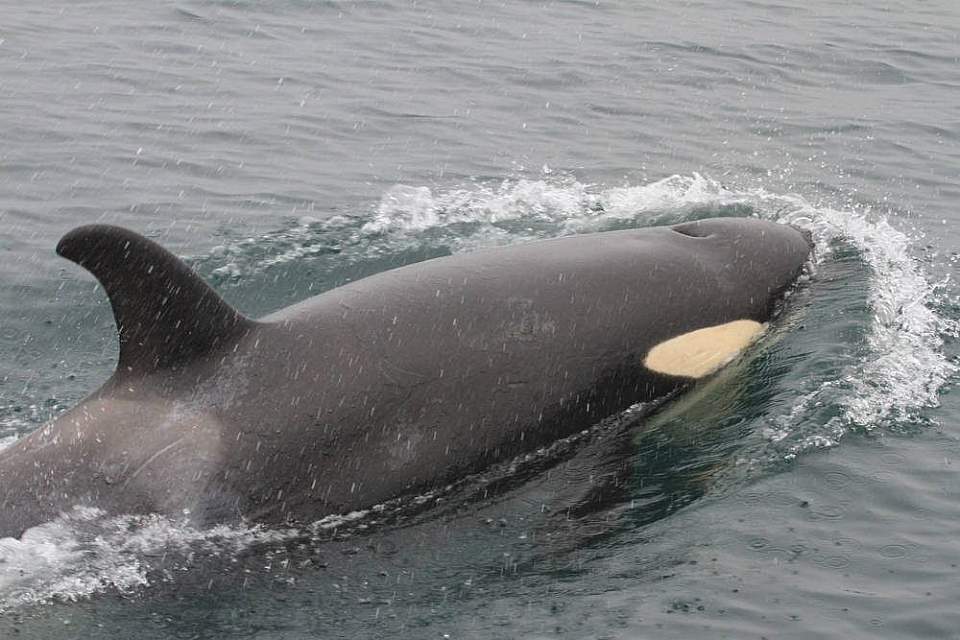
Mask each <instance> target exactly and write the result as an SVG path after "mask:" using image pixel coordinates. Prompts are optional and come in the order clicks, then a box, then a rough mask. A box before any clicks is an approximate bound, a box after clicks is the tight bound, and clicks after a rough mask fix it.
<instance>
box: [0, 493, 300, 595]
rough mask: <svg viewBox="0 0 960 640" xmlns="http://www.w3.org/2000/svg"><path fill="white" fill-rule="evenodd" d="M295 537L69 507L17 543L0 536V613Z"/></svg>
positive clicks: (121, 587)
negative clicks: (108, 513)
mask: <svg viewBox="0 0 960 640" xmlns="http://www.w3.org/2000/svg"><path fill="white" fill-rule="evenodd" d="M297 535H298V532H297V531H295V530H285V531H272V530H268V529H264V528H262V527H259V526H258V527H242V526H234V527H228V526H217V527H214V528H212V529H204V530H199V529H196V528H193V527H191V526H189V525H187V524H185V523H183V522H176V521H174V520H171V519H169V518H165V517H162V516H158V515H149V516H107V514H105V513H104V512H103V511H101V510H99V509H93V508H89V507H75V508H74V509H73V510H71V511H69V512H67V513H64V514H62V515H61V516H60V517H58V518H56V519H55V520H53V521H51V522H48V523H45V524H42V525H39V526H37V527H33V528H31V529H28V530H27V531H25V532H24V534H23V536H22V537H21V538H20V539H14V538H0V613H2V612H3V611H7V610H11V609H16V608H21V607H24V606H29V605H36V604H44V603H47V602H52V601H68V602H69V601H76V600H78V599H82V598H86V597H89V596H91V595H93V594H96V593H101V592H104V591H108V590H110V591H114V592H119V593H129V592H132V591H135V590H137V589H139V588H141V587H145V586H147V585H149V584H151V582H155V581H156V580H158V579H160V580H166V579H170V575H171V572H175V571H185V570H188V569H189V568H190V567H191V566H192V565H193V563H194V558H195V557H196V556H202V557H211V556H225V557H233V556H236V555H237V554H238V553H240V552H241V551H243V550H245V549H247V548H249V547H251V546H253V545H255V544H270V543H277V542H282V541H284V540H287V539H290V538H292V537H295V536H297ZM158 576H159V577H158Z"/></svg>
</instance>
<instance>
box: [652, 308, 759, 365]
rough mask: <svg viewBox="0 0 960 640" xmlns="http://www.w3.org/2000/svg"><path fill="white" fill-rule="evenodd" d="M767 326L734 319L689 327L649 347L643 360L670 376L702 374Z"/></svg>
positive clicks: (749, 341)
mask: <svg viewBox="0 0 960 640" xmlns="http://www.w3.org/2000/svg"><path fill="white" fill-rule="evenodd" d="M765 327H766V325H765V324H761V323H759V322H754V321H753V320H734V321H733V322H727V323H725V324H718V325H715V326H712V327H704V328H703V329H697V330H696V331H690V332H689V333H684V334H682V335H679V336H676V337H674V338H670V339H669V340H667V341H665V342H661V343H660V344H658V345H656V346H655V347H653V348H652V349H650V352H649V353H647V357H646V359H644V361H643V364H644V366H645V367H646V368H647V369H650V370H651V371H656V372H657V373H663V374H666V375H669V376H682V377H685V378H702V377H704V376H707V375H709V374H711V373H713V372H714V371H716V370H717V369H719V368H720V367H722V366H723V365H725V364H727V363H728V362H730V361H731V360H733V359H734V358H735V357H737V355H738V354H739V353H740V352H741V351H743V350H744V349H745V348H747V347H748V346H749V345H750V343H751V342H753V341H754V340H756V339H757V336H759V335H760V334H761V333H762V332H763V330H764V328H765Z"/></svg>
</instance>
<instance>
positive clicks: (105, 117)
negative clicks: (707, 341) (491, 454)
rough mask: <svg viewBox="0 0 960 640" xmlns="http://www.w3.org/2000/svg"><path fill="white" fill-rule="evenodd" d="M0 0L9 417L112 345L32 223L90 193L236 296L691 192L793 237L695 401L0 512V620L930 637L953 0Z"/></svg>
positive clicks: (941, 475)
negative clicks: (200, 505)
mask: <svg viewBox="0 0 960 640" xmlns="http://www.w3.org/2000/svg"><path fill="white" fill-rule="evenodd" d="M2 9H3V10H2V13H0V15H2V18H0V446H3V444H9V443H10V442H12V441H14V440H15V439H16V438H18V437H20V436H22V435H23V434H25V433H28V432H30V431H31V430H33V429H35V428H37V426H39V425H40V424H42V423H43V422H44V421H45V420H47V419H49V418H50V417H51V416H55V415H56V414H57V413H59V412H60V411H62V410H64V409H65V408H67V407H69V406H71V405H72V404H73V403H75V402H77V401H78V400H80V399H81V398H83V397H84V396H85V395H86V394H87V393H89V392H90V391H91V390H93V389H95V388H96V387H97V385H98V384H100V382H102V381H103V380H104V379H105V378H106V377H107V376H108V375H109V374H110V372H111V371H112V367H113V365H114V361H115V358H116V344H115V340H116V339H115V329H114V327H113V320H112V317H111V314H110V312H109V305H108V304H107V303H106V300H105V297H104V295H103V293H102V292H101V291H100V290H99V288H98V287H97V285H96V284H95V283H94V281H93V280H92V278H91V277H90V276H88V275H87V274H86V273H83V272H82V271H81V270H80V269H79V268H77V267H76V266H75V265H72V264H70V263H68V262H66V261H64V260H62V259H59V258H57V257H56V256H55V255H54V253H53V247H54V246H55V244H56V242H57V240H58V239H59V237H60V236H61V235H62V234H63V233H64V232H66V231H67V230H69V229H70V228H72V227H74V226H76V225H79V224H83V223H89V222H94V221H104V222H110V223H115V224H123V225H126V226H129V227H131V228H134V229H137V230H140V231H142V232H145V233H147V234H148V235H149V236H151V237H153V238H155V239H157V240H158V241H160V242H162V243H163V244H165V245H166V246H168V247H170V248H172V249H173V250H174V251H175V252H177V253H178V254H180V255H183V256H184V257H186V258H187V259H188V260H189V261H190V263H191V264H192V265H193V266H194V267H195V268H197V269H198V270H199V271H200V272H201V273H202V274H203V275H204V276H205V277H206V278H207V279H208V280H209V281H210V282H211V283H212V284H213V285H214V286H215V287H216V288H217V289H218V290H219V291H220V292H221V293H222V294H223V295H224V296H225V297H226V298H227V299H228V300H229V301H230V302H232V303H234V304H235V305H236V306H237V307H238V308H240V309H241V310H242V311H244V312H245V313H248V314H250V315H253V316H257V315H262V314H265V313H267V312H269V311H271V310H274V309H277V308H280V307H283V306H285V305H287V304H290V303H292V302H295V301H298V300H301V299H303V298H305V297H308V296H310V295H313V294H315V293H318V292H320V291H323V290H325V289H329V288H331V287H333V286H336V285H337V284H341V283H343V282H346V281H348V280H352V279H356V278H358V277H362V276H363V275H366V274H370V273H374V272H377V271H380V270H383V269H387V268H391V267H394V266H398V265H401V264H405V263H409V262H412V261H415V260H421V259H425V258H429V257H433V256H439V255H445V254H448V253H455V252H464V251H472V250H476V249H480V248H483V247H489V246H494V245H501V244H507V243H519V242H525V241H529V240H533V239H538V238H547V237H553V236H557V235H563V234H570V233H586V232H590V231H597V230H604V229H614V228H626V227H642V226H649V225H656V224H666V223H674V222H679V221H685V220H691V219H696V218H701V217H708V216H728V215H729V216H757V217H762V218H768V219H773V220H777V221H781V222H789V223H793V224H797V225H799V226H802V227H804V228H807V229H809V230H811V232H812V233H813V236H814V238H815V240H816V244H817V259H816V264H815V271H814V273H813V275H812V277H811V278H810V279H809V281H807V282H805V283H803V284H802V286H801V287H800V288H799V289H797V290H796V291H795V292H794V294H793V295H792V296H791V298H790V299H789V301H788V304H787V308H786V310H785V312H784V313H783V315H782V316H781V317H780V318H779V319H778V321H777V322H776V323H775V325H774V326H773V328H772V330H771V331H770V333H769V334H768V335H767V336H766V337H765V338H764V340H763V341H762V342H761V343H760V344H758V345H757V346H756V348H754V349H752V350H751V351H750V352H749V353H748V354H746V355H745V356H744V357H743V358H742V359H740V360H738V361H737V362H735V363H734V364H733V365H731V366H730V367H728V368H727V369H725V370H723V371H722V372H720V373H719V374H718V375H716V376H714V377H713V378H711V379H710V380H708V381H705V382H704V383H702V384H700V385H698V386H697V387H696V388H694V389H693V390H692V391H691V392H690V393H688V394H686V395H684V396H683V397H681V398H677V399H675V400H674V401H672V402H669V403H666V404H664V405H663V406H661V407H659V408H658V410H657V411H655V412H654V413H653V414H652V415H649V414H648V413H645V412H641V411H638V412H633V413H631V412H628V413H627V414H625V415H623V416H619V417H618V419H617V420H616V421H615V424H606V423H605V424H601V425H598V426H597V427H596V428H595V429H593V430H591V431H589V432H588V433H585V434H582V435H581V436H578V437H575V438H571V439H569V440H566V441H563V442H560V443H558V444H557V445H555V446H554V447H551V448H549V449H548V450H544V451H541V452H538V453H537V454H536V455H533V456H529V457H527V458H525V459H522V460H515V461H508V462H506V463H504V464H503V465H499V466H498V467H496V468H493V469H491V470H489V471H488V472H486V473H485V474H482V475H481V477H478V478H472V479H468V480H466V481H464V482H463V483H460V484H458V485H456V486H452V487H448V488H446V489H444V490H438V491H437V492H434V493H432V494H429V495H425V496H419V497H416V498H415V499H413V500H412V501H409V502H408V503H405V504H402V505H385V506H383V507H382V508H378V509H373V510H370V511H368V512H363V513H356V514H343V516H342V517H337V518H329V519H326V520H324V521H321V522H319V523H316V524H314V525H313V526H312V527H310V528H309V529H308V530H304V531H283V530H278V531H271V530H267V529H263V528H258V527H250V528H227V527H221V528H217V529H214V530H211V531H197V530H193V529H190V528H189V527H187V526H185V525H184V524H182V523H179V522H175V521H170V520H166V519H163V518H156V517H153V518H151V517H132V516H130V517H108V516H106V515H104V514H102V513H98V512H96V511H92V510H83V509H78V510H76V511H74V512H70V513H66V514H64V515H63V516H62V517H61V518H60V519H58V520H56V521H53V522H50V523H47V524H45V525H43V526H41V527H37V528H35V529H32V530H30V531H28V532H27V534H25V535H24V537H23V538H22V539H21V540H13V539H3V540H0V637H2V638H8V637H19V638H45V639H46V638H123V637H139V638H145V639H146V638H256V639H258V640H266V639H280V638H283V639H293V638H296V639H299V638H328V637H329V638H339V637H343V638H382V637H396V638H518V637H523V638H647V637H651V638H653V637H655V638H700V637H702V638H762V637H771V638H772V637H777V638H817V637H823V638H827V637H847V638H957V637H960V613H958V611H957V607H956V603H957V601H958V599H960V542H958V540H957V538H958V535H957V531H958V528H960V420H958V417H960V396H958V395H957V392H956V390H955V388H954V387H955V381H956V377H957V367H958V359H957V356H958V346H957V340H956V339H957V335H958V321H960V301H958V285H957V283H956V282H955V281H954V278H955V271H956V269H957V261H958V256H960V254H958V251H960V186H958V185H960V100H958V96H960V41H958V38H960V5H957V4H956V3H955V2H951V1H948V0H931V1H929V2H923V3H919V2H902V1H891V2H886V3H859V4H858V5H846V4H839V3H835V2H825V1H824V0H807V1H805V2H799V1H798V0H780V1H779V2H775V3H760V2H748V1H742V2H725V3H721V2H707V1H701V2H696V1H690V2H680V1H673V2H626V1H612V0H611V1H606V0H600V1H599V2H592V1H591V2H578V1H574V0H569V1H566V2H559V1H557V2H513V3H507V2H488V1H476V0H475V1H470V2H466V1H465V2H453V3H436V2H416V1H399V0H384V1H382V2H377V1H372V0H371V1H363V0H356V1H348V0H340V1H336V0H328V1H310V0H276V1H272V2H259V1H256V0H183V1H180V2H155V3H130V2H99V1H91V2H69V3H67V2H57V1H51V2H44V3H28V4H22V3H13V2H10V1H9V0H8V1H7V2H4V3H2ZM625 427H626V428H625Z"/></svg>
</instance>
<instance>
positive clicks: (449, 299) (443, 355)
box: [0, 218, 812, 536]
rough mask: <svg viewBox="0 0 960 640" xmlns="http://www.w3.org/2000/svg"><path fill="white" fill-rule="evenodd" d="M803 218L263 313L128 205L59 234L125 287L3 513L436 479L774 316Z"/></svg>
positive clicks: (366, 503)
mask: <svg viewBox="0 0 960 640" xmlns="http://www.w3.org/2000/svg"><path fill="white" fill-rule="evenodd" d="M811 249H812V244H811V241H810V237H809V234H805V233H804V232H801V231H800V230H798V229H796V228H794V227H791V226H788V225H784V224H778V223H775V222H770V221H764V220H758V219H743V218H717V219H708V220H699V221H694V222H687V223H683V224H677V225H673V226H670V227H654V228H643V229H629V230H620V231H609V232H602V233H593V234H584V235H576V236H569V237H562V238H556V239H551V240H542V241H536V242H530V243H527V244H520V245H514V246H507V247H500V248H493V249H487V250H481V251H476V252H473V253H466V254H459V255H452V256H447V257H442V258H436V259H432V260H427V261H424V262H419V263H416V264H411V265H408V266H404V267H401V268H397V269H393V270H390V271H386V272H383V273H379V274H376V275H373V276H369V277H366V278H363V279H360V280H357V281H355V282H352V283H349V284H346V285H344V286H341V287H338V288H335V289H332V290H329V291H327V292H325V293H322V294H320V295H317V296H315V297H313V298H310V299H307V300H305V301H303V302H300V303H298V304H294V305H293V306H290V307H287V308H285V309H282V310H280V311H277V312H275V313H272V314H270V315H268V316H266V317H264V318H261V319H259V320H252V319H250V318H247V317H245V316H244V315H242V314H241V313H240V312H238V311H237V310H235V309H233V308H232V307H231V306H230V305H228V304H227V303H226V302H224V301H223V300H222V299H221V298H220V296H219V295H217V293H216V292H214V290H213V289H211V288H210V287H209V286H208V285H207V284H206V283H205V282H204V281H203V280H202V279H201V278H200V277H199V276H198V275H197V274H196V273H195V272H194V271H192V270H191V269H190V268H189V267H188V266H187V265H186V264H185V263H184V262H183V261H182V260H180V259H179V258H177V257H176V256H174V255H173V254H172V253H170V252H168V251H167V250H165V249H163V248H162V247H160V246H159V245H158V244H156V243H154V242H153V241H151V240H148V239H147V238H144V237H143V236H141V235H139V234H137V233H134V232H132V231H129V230H127V229H123V228H120V227H114V226H107V225H91V226H83V227H80V228H77V229H74V230H73V231H71V232H69V233H68V234H67V235H66V236H64V237H63V239H62V240H61V241H60V243H59V245H58V246H57V252H58V253H59V254H60V255H61V256H63V257H65V258H67V259H69V260H72V261H73V262H75V263H76V264H78V265H80V266H81V267H83V268H85V269H87V270H88V271H89V272H90V273H92V274H93V276H95V277H96V279H97V280H98V281H99V282H100V284H101V285H102V286H103V289H104V290H105V291H106V294H107V296H108V298H109V301H110V304H111V307H112V310H113V313H114V317H115V321H116V326H117V333H118V336H119V343H120V350H119V359H118V362H117V366H116V370H115V371H114V373H113V375H112V376H111V377H110V378H109V379H108V380H107V381H106V382H105V383H104V384H103V386H102V387H100V388H99V389H98V390H96V391H94V392H93V393H92V394H91V395H90V396H89V397H87V398H86V399H85V400H83V401H82V402H80V403H79V404H77V405H76V406H75V407H73V408H71V409H69V410H68V411H66V412H65V413H63V414H62V415H60V416H59V417H57V418H56V419H54V420H52V421H50V422H49V423H47V424H45V425H43V426H42V427H40V428H38V429H37V430H36V431H35V432H33V433H32V434H30V435H29V436H26V437H24V438H22V439H21V440H19V441H18V442H16V443H15V444H13V445H12V446H10V447H8V448H7V449H5V450H3V451H0V536H20V535H21V534H22V532H23V531H24V530H26V529H27V528H29V527H33V526H35V525H38V524H41V523H43V522H46V521H49V520H52V519H54V518H55V517H57V516H58V515H59V514H60V513H62V512H65V511H67V510H69V509H71V508H72V507H74V506H78V505H81V506H89V507H95V508H97V509H101V510H103V511H104V512H105V513H108V514H151V513H158V514H164V515H168V516H171V517H176V518H186V519H187V520H188V521H189V522H190V523H191V524H195V525H197V526H207V525H210V524H213V523H221V522H237V521H244V522H258V523H265V524H268V525H300V524H306V523H310V522H314V521H317V520H319V519H321V518H323V517H325V516H328V515H333V514H342V513H348V512H351V511H354V510H358V509H363V508H369V507H371V506H373V505H376V504H379V503H382V502H384V501H387V500H390V499H393V498H396V497H399V496H404V495H411V494H413V493H414V492H420V491H424V490H429V489H431V488H435V487H438V486H442V485H443V484H444V483H448V482H450V481H451V480H453V479H456V478H459V477H463V476H464V475H466V474H469V473H473V472H477V471H479V470H482V469H484V468H485V467H487V466H489V465H491V464H492V463H495V462H498V461H502V460H505V459H508V458H510V457H511V456H515V455H518V454H520V453H523V452H527V451H531V450H533V449H535V448H538V447H541V446H543V445H544V444H546V443H549V442H551V441H554V440H557V439H559V438H563V437H565V436H568V435H570V434H572V433H576V432H578V431H580V430H583V429H585V428H587V427H589V426H591V425H593V424H596V423H597V422H599V421H601V420H603V419H604V418H607V417H609V416H611V415H615V414H617V413H618V412H620V411H623V410H624V409H626V408H628V407H630V406H631V405H634V404H635V403H638V402H643V401H648V400H651V399H654V398H658V397H662V396H664V395H665V394H669V393H671V392H674V391H677V390H679V389H682V388H683V387H684V386H686V385H689V384H691V382H693V381H695V380H697V379H700V378H703V377H705V376H708V375H710V374H711V373H712V372H714V371H715V370H717V369H718V368H719V367H721V366H723V365H724V364H725V363H727V362H729V361H730V360H732V359H733V358H735V357H736V356H737V354H739V353H740V352H741V351H742V350H743V349H745V348H746V347H747V346H748V345H749V344H750V343H751V342H752V341H754V340H755V339H756V338H757V336H759V335H760V334H761V333H762V331H763V328H764V326H765V323H767V322H768V321H769V320H770V319H771V317H772V315H773V314H774V313H775V310H776V309H777V307H778V301H779V300H780V299H781V298H782V296H783V294H784V292H785V291H787V290H788V288H789V287H790V286H791V285H792V283H794V281H795V280H796V279H797V278H798V276H799V275H800V274H801V272H802V269H803V266H804V264H805V262H806V261H807V260H808V259H809V254H810V252H811Z"/></svg>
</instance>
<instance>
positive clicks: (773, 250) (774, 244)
mask: <svg viewBox="0 0 960 640" xmlns="http://www.w3.org/2000/svg"><path fill="white" fill-rule="evenodd" d="M670 229H671V230H672V231H673V232H674V233H676V234H679V235H682V236H686V238H688V239H689V240H687V239H683V244H684V245H686V248H687V249H688V250H689V251H691V252H693V253H694V254H695V255H697V254H699V255H703V256H709V257H710V261H711V264H714V265H720V266H719V267H716V268H719V269H723V270H726V273H725V274H723V275H726V276H728V277H725V278H721V279H719V280H720V281H729V282H733V283H736V286H737V287H738V288H740V289H741V290H743V291H749V292H751V295H753V294H754V293H753V292H756V293H755V295H757V296H762V297H764V298H766V299H767V301H768V302H773V301H775V299H776V298H777V296H778V295H779V294H780V293H782V292H783V291H784V290H785V289H787V288H788V287H789V286H790V285H792V284H793V283H794V282H795V281H796V279H797V277H798V276H799V275H800V274H801V273H802V271H803V268H804V265H806V264H807V263H808V261H809V260H810V257H811V252H812V251H813V248H814V247H813V240H812V237H811V234H810V232H809V231H805V230H802V229H799V228H797V227H794V226H792V225H788V224H781V223H777V222H772V221H770V220H760V219H756V218H710V219H707V220H696V221H693V222H685V223H682V224H677V225H674V226H672V227H670Z"/></svg>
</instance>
